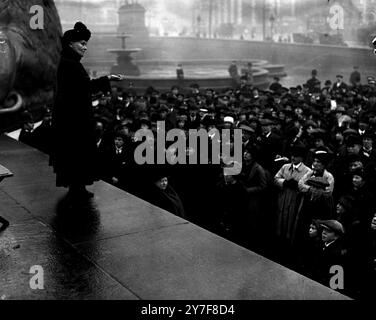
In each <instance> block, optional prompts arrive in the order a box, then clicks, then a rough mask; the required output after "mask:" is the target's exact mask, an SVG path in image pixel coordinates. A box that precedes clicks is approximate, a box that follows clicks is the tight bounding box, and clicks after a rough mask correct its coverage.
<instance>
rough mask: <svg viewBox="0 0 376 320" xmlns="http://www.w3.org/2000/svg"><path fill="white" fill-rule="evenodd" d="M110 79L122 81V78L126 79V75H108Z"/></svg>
mask: <svg viewBox="0 0 376 320" xmlns="http://www.w3.org/2000/svg"><path fill="white" fill-rule="evenodd" d="M108 80H110V81H122V80H125V75H123V74H110V75H109V76H108Z"/></svg>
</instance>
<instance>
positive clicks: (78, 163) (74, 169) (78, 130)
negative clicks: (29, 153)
mask: <svg viewBox="0 0 376 320" xmlns="http://www.w3.org/2000/svg"><path fill="white" fill-rule="evenodd" d="M110 89H111V88H110V82H109V80H108V78H107V77H102V78H99V79H96V80H90V78H89V76H88V74H87V72H86V71H85V69H84V67H83V66H82V64H81V63H80V57H79V56H78V55H77V54H76V53H74V52H73V51H72V50H70V49H67V50H65V51H63V53H62V57H61V60H60V64H59V67H58V71H57V90H56V99H55V105H54V109H53V114H52V126H53V136H54V139H53V146H52V150H51V157H50V165H52V166H53V168H54V172H55V173H56V185H57V186H58V187H60V186H63V187H68V186H70V185H72V184H81V185H82V184H84V185H89V184H92V183H93V182H94V181H95V180H97V179H98V174H97V173H96V172H97V170H98V168H96V164H97V163H96V159H95V155H96V143H95V135H94V119H93V107H92V102H91V95H92V94H93V93H97V92H99V91H102V92H107V91H110Z"/></svg>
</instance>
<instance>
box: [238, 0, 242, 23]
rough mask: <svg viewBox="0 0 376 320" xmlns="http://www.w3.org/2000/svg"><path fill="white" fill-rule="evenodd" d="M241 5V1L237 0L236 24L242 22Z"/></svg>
mask: <svg viewBox="0 0 376 320" xmlns="http://www.w3.org/2000/svg"><path fill="white" fill-rule="evenodd" d="M242 5H243V1H242V0H238V22H237V23H238V24H242V13H243V10H242Z"/></svg>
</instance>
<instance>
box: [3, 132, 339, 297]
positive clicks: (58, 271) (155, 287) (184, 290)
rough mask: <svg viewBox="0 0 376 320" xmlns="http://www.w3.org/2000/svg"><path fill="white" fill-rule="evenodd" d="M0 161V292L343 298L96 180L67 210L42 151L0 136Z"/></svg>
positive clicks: (62, 192)
mask: <svg viewBox="0 0 376 320" xmlns="http://www.w3.org/2000/svg"><path fill="white" fill-rule="evenodd" d="M0 163H1V164H3V165H4V166H6V167H8V168H9V169H10V170H11V171H12V172H13V173H14V177H11V178H7V179H5V180H4V181H2V183H1V184H0V215H1V216H3V217H5V218H6V219H8V220H9V221H10V223H11V225H10V227H9V228H8V229H6V230H5V231H4V232H2V233H0V299H3V300H6V299H121V300H135V299H137V300H138V299H142V300H143V299H152V300H154V299H161V300H165V299H171V300H175V299H184V300H186V299H195V300H197V299H199V300H201V299H219V300H221V299H224V300H227V299H233V300H240V299H247V300H248V299H325V300H327V299H346V297H344V296H343V295H340V294H339V293H337V292H335V291H333V290H330V289H328V288H326V287H324V286H322V285H320V284H318V283H316V282H314V281H312V280H310V279H307V278H305V277H303V276H302V275H299V274H297V273H295V272H293V271H291V270H289V269H287V268H285V267H283V266H281V265H279V264H276V263H274V262H272V261H270V260H268V259H266V258H264V257H261V256H259V255H257V254H255V253H253V252H251V251H249V250H246V249H244V248H242V247H240V246H238V245H235V244H234V243H232V242H230V241H228V240H225V239H223V238H221V237H219V236H217V235H215V234H212V233H210V232H208V231H206V230H204V229H202V228H200V227H198V226H196V225H194V224H192V223H190V222H187V221H186V220H184V219H181V218H179V217H177V216H174V215H172V214H170V213H168V212H166V211H164V210H162V209H159V208H157V207H155V206H153V205H151V204H149V203H147V202H145V201H143V200H141V199H139V198H137V197H135V196H133V195H131V194H129V193H126V192H124V191H122V190H119V189H117V188H115V187H113V186H111V185H109V184H107V183H105V182H102V181H99V182H97V183H95V184H94V185H93V186H91V187H90V190H91V191H93V192H94V193H95V197H94V199H93V200H91V201H90V202H87V203H85V204H81V205H79V206H75V207H72V206H70V205H69V204H68V203H67V201H66V198H65V196H66V190H65V189H62V188H56V187H55V177H54V175H53V173H52V169H51V168H50V167H49V166H48V157H47V156H46V155H44V154H42V153H40V152H39V151H37V150H35V149H32V148H30V147H28V146H25V145H23V144H22V143H19V142H17V141H15V140H13V139H11V138H9V137H6V136H0ZM33 266H40V267H42V269H43V276H42V277H41V278H40V279H42V280H43V281H42V280H41V281H42V282H38V284H39V285H40V284H41V283H42V286H43V288H40V289H38V288H35V286H34V289H33V285H32V284H33V283H34V284H35V281H34V280H35V278H34V275H36V274H34V272H33V271H32V272H31V270H30V268H32V267H33ZM36 268H39V267H36ZM38 275H39V276H41V273H39V272H38ZM33 281H34V282H33ZM38 281H39V280H38Z"/></svg>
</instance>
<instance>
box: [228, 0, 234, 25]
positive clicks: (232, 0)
mask: <svg viewBox="0 0 376 320" xmlns="http://www.w3.org/2000/svg"><path fill="white" fill-rule="evenodd" d="M229 2H230V3H229V4H230V10H229V15H230V17H229V18H230V19H229V20H230V21H229V22H230V23H234V22H235V16H234V14H235V0H230V1H229Z"/></svg>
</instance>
